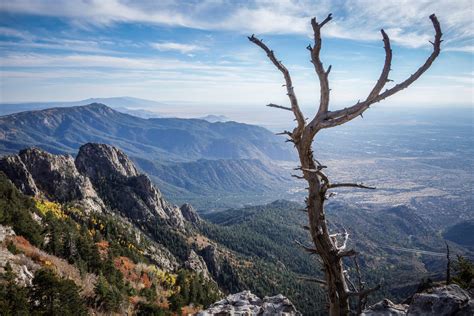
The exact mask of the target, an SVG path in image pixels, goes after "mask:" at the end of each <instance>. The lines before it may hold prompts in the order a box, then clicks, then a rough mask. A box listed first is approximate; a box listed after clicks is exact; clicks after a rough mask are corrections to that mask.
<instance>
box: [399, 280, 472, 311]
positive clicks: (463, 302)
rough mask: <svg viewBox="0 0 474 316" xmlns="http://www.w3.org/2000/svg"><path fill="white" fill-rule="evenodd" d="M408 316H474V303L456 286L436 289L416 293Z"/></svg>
mask: <svg viewBox="0 0 474 316" xmlns="http://www.w3.org/2000/svg"><path fill="white" fill-rule="evenodd" d="M407 315H446V316H448V315H456V316H461V315H463V316H464V315H474V301H473V300H472V298H471V297H470V295H469V293H468V292H467V291H465V290H463V289H462V288H460V287H459V286H458V285H456V284H450V285H446V286H441V287H435V288H431V289H429V290H427V291H425V292H422V293H416V294H415V295H414V296H413V299H412V302H411V304H410V307H409V308H408V313H407Z"/></svg>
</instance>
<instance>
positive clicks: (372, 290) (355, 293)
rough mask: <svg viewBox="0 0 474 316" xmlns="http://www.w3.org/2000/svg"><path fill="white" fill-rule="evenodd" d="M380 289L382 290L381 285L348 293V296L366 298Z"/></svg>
mask: <svg viewBox="0 0 474 316" xmlns="http://www.w3.org/2000/svg"><path fill="white" fill-rule="evenodd" d="M378 289H380V284H378V285H377V286H375V287H373V288H370V289H366V290H362V291H358V292H347V295H348V296H359V297H365V296H367V295H369V294H370V293H372V292H375V291H377V290H378Z"/></svg>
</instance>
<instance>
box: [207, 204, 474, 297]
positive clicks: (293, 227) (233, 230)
mask: <svg viewBox="0 0 474 316" xmlns="http://www.w3.org/2000/svg"><path fill="white" fill-rule="evenodd" d="M301 210H302V207H301V206H300V205H299V204H296V203H292V202H287V201H276V202H274V203H271V204H268V205H263V206H255V207H246V208H243V209H232V210H228V211H223V212H215V213H211V214H205V215H204V218H205V219H206V220H207V221H209V222H211V223H213V224H209V223H208V222H203V224H202V225H201V230H202V232H203V234H204V235H206V236H208V237H209V238H210V239H213V240H216V241H218V242H219V243H220V244H223V245H225V246H226V247H228V248H229V249H232V250H234V251H236V252H239V253H242V254H244V255H246V256H247V257H248V258H250V259H249V260H251V261H253V260H259V259H261V260H264V261H265V262H273V263H276V264H281V265H282V266H284V267H285V268H286V269H288V271H291V272H293V273H296V274H299V275H307V276H314V274H316V275H318V274H320V273H321V272H320V268H319V265H318V263H317V261H316V260H315V259H314V257H311V256H309V255H308V254H307V253H306V252H305V251H304V250H303V249H302V248H301V247H299V246H298V245H297V244H296V242H295V241H299V242H300V243H302V244H306V245H311V242H310V240H309V236H308V232H307V231H306V230H305V229H303V225H307V224H306V221H307V219H306V214H305V213H304V212H302V211H301ZM327 214H328V220H329V222H330V224H331V230H332V231H333V232H334V233H336V232H341V231H343V229H344V228H345V229H346V230H347V232H348V233H349V235H350V237H351V239H350V241H351V243H350V245H349V246H350V247H353V248H354V249H356V250H357V251H360V253H361V254H360V256H359V262H360V264H361V266H362V268H363V271H364V277H365V279H366V280H367V281H368V282H369V283H371V284H376V283H382V290H381V291H380V292H378V293H377V295H378V296H375V297H374V298H373V300H376V299H377V298H381V297H389V298H392V299H394V300H400V299H403V298H405V297H407V296H409V295H411V294H413V293H414V291H415V290H416V288H417V286H418V284H419V282H420V280H421V279H422V278H423V277H430V278H434V279H436V278H440V279H442V278H443V277H444V273H445V254H444V250H445V249H444V247H445V244H444V240H443V238H442V237H441V235H440V234H439V233H438V232H437V231H436V230H434V229H432V228H431V227H430V226H429V225H427V224H426V223H425V222H424V221H423V219H422V218H421V217H420V216H419V215H417V214H416V212H415V211H414V210H413V209H410V208H407V207H404V206H398V207H394V208H391V209H385V210H381V211H376V212H374V211H371V210H370V209H364V208H358V207H354V206H350V205H347V204H344V203H336V202H332V203H330V204H329V207H328V212H327ZM452 251H453V252H454V253H459V254H464V255H466V254H467V255H469V252H468V251H467V250H466V249H463V248H459V247H453V249H452ZM347 264H348V267H349V272H350V273H353V272H354V271H353V270H352V267H353V265H352V262H350V261H349V262H347ZM288 297H289V298H290V299H291V300H292V301H293V302H294V303H295V304H296V305H297V306H299V305H300V301H299V300H298V298H297V297H294V296H292V295H291V294H288Z"/></svg>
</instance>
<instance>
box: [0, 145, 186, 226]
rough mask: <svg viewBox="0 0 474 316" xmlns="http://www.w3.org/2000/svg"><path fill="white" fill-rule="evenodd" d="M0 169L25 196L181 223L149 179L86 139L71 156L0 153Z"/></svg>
mask: <svg viewBox="0 0 474 316" xmlns="http://www.w3.org/2000/svg"><path fill="white" fill-rule="evenodd" d="M0 171H3V172H4V173H5V174H6V175H7V177H8V178H9V179H10V180H11V181H12V182H13V183H14V184H15V185H16V186H17V187H18V188H19V189H20V190H21V191H22V192H23V193H25V194H27V195H32V196H36V197H44V198H46V199H49V200H52V201H57V202H60V203H73V204H77V205H79V206H82V207H83V208H84V209H85V210H86V211H89V210H92V211H97V212H100V211H104V210H109V211H113V212H118V213H120V214H121V215H123V216H125V217H127V218H129V219H131V220H132V221H134V222H136V223H140V222H144V221H148V220H150V219H151V218H153V217H158V218H160V219H164V220H166V221H167V222H168V223H169V224H170V225H172V226H173V227H177V228H184V217H183V215H182V213H181V210H180V209H179V208H178V207H177V206H174V205H171V204H169V203H168V202H167V201H165V200H164V199H163V197H162V195H161V193H160V191H159V190H158V189H157V188H156V187H155V186H154V185H153V183H152V182H151V181H150V179H149V178H148V177H147V176H146V175H144V174H140V173H139V172H138V171H137V168H136V167H135V165H134V164H133V162H132V161H131V160H130V159H129V158H128V157H127V156H126V155H125V154H124V153H123V152H122V151H120V150H119V149H117V148H115V147H113V146H109V145H104V144H91V143H88V144H85V145H83V146H82V147H81V148H80V150H79V153H78V155H77V158H76V160H74V159H73V158H72V157H71V156H69V155H53V154H50V153H47V152H45V151H43V150H40V149H36V148H29V149H25V150H22V151H20V153H19V154H18V155H12V156H5V157H2V158H0ZM187 214H188V215H189V214H191V211H190V212H188V213H187Z"/></svg>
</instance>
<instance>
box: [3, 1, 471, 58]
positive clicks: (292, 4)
mask: <svg viewBox="0 0 474 316" xmlns="http://www.w3.org/2000/svg"><path fill="white" fill-rule="evenodd" d="M0 10H2V11H8V12H19V13H26V14H37V15H46V16H57V17H64V18H68V19H69V20H70V21H71V22H73V23H79V24H98V25H108V24H111V23H115V22H143V23H151V24H162V25H170V26H183V27H190V28H197V29H208V30H231V31H237V32H241V33H246V34H252V33H257V34H282V33H284V34H302V35H310V34H311V32H310V25H309V19H310V17H312V16H317V17H318V18H319V19H322V18H324V17H325V16H326V15H327V14H328V13H329V12H333V13H334V20H333V22H332V23H330V24H328V25H327V27H326V29H325V30H324V33H325V35H326V36H329V37H339V38H348V39H354V40H379V39H380V34H379V29H380V28H382V27H384V28H387V29H391V30H392V33H393V34H392V39H393V41H394V42H395V43H398V44H400V45H405V46H408V47H421V46H424V45H426V39H428V38H431V37H432V36H433V30H432V26H431V23H430V21H429V19H428V16H429V15H430V14H431V13H436V14H437V15H438V17H439V19H440V22H441V25H442V28H443V32H444V34H445V39H446V43H454V44H453V45H450V46H451V47H453V48H454V49H456V47H459V46H462V45H458V44H456V43H457V42H459V41H464V40H466V39H469V38H470V39H472V37H473V35H474V19H473V16H474V8H473V2H472V1H471V0H457V1H451V0H440V1H428V0H417V1H409V0H384V1H373V0H348V1H335V0H334V1H329V0H323V1H317V2H316V1H311V0H279V1H270V0H253V1H249V2H248V3H246V4H245V5H242V3H240V2H238V1H231V0H228V1H200V2H196V3H183V2H179V1H159V2H158V1H157V2H151V1H143V2H138V1H133V2H131V1H120V0H76V1H66V0H54V1H53V0H43V1H34V0H16V1H2V2H1V3H0Z"/></svg>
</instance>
